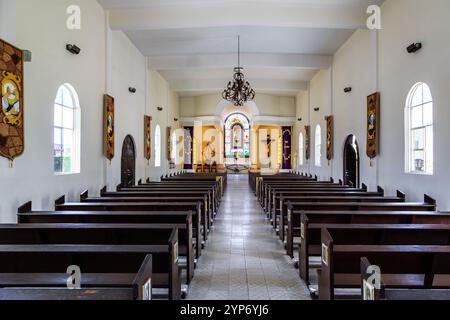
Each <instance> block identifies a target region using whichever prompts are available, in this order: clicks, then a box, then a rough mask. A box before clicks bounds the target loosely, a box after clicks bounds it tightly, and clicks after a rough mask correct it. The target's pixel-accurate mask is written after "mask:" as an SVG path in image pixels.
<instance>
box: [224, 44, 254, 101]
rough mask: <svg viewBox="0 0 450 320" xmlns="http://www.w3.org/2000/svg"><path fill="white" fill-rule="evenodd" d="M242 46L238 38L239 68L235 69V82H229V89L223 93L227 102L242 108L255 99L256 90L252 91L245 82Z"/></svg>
mask: <svg viewBox="0 0 450 320" xmlns="http://www.w3.org/2000/svg"><path fill="white" fill-rule="evenodd" d="M240 44H241V43H240V37H239V36H238V66H237V67H236V68H234V76H233V81H230V82H228V85H227V88H226V89H225V90H224V91H223V93H222V97H223V98H224V99H225V100H227V101H230V102H232V103H233V104H234V105H235V106H237V107H242V106H243V105H244V103H246V102H248V101H252V100H253V99H254V98H255V90H253V89H252V87H251V85H250V83H249V82H248V81H245V76H244V74H243V73H242V71H243V70H244V68H242V67H241V46H240Z"/></svg>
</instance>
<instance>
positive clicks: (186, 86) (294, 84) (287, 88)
mask: <svg viewBox="0 0 450 320" xmlns="http://www.w3.org/2000/svg"><path fill="white" fill-rule="evenodd" d="M226 85H227V82H226V81H225V82H224V81H223V80H222V79H196V80H175V81H172V82H171V85H170V87H171V89H172V90H174V91H177V92H182V93H195V92H222V91H223V90H224V89H225V87H226ZM251 85H252V88H253V89H254V90H255V91H256V92H258V91H260V92H279V93H280V94H297V93H298V92H299V91H302V90H306V89H307V83H306V81H295V80H266V79H255V80H252V81H251Z"/></svg>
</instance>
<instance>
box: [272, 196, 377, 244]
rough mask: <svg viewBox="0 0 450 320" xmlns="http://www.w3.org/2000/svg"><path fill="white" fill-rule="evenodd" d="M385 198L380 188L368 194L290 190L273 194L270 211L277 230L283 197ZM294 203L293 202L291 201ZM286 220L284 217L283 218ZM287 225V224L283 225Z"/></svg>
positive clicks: (282, 235)
mask: <svg viewBox="0 0 450 320" xmlns="http://www.w3.org/2000/svg"><path fill="white" fill-rule="evenodd" d="M296 196H300V197H331V196H333V197H346V198H349V197H383V196H384V190H383V189H382V188H380V187H378V191H377V192H367V191H349V190H331V191H308V190H295V189H294V190H292V189H291V190H290V191H286V190H283V191H275V192H274V193H273V199H272V201H270V202H269V208H270V209H269V210H270V214H271V217H272V218H271V219H272V221H274V222H275V226H274V228H275V229H276V224H277V223H278V219H280V220H281V217H282V216H281V207H282V201H281V197H284V198H285V199H289V200H290V197H294V199H295V197H296ZM291 201H292V200H291ZM283 218H284V216H283ZM283 224H284V225H285V223H283ZM279 232H282V234H280V239H284V230H279Z"/></svg>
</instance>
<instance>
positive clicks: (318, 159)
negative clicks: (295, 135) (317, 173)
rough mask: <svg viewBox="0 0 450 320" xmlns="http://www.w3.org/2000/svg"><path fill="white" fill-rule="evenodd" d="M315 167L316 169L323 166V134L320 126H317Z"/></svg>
mask: <svg viewBox="0 0 450 320" xmlns="http://www.w3.org/2000/svg"><path fill="white" fill-rule="evenodd" d="M315 137H316V138H315V142H314V143H315V149H314V151H315V152H314V154H315V158H314V161H315V165H316V167H321V166H322V132H321V131H320V125H317V127H316V135H315Z"/></svg>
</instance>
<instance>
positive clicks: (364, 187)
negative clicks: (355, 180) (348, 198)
mask: <svg viewBox="0 0 450 320" xmlns="http://www.w3.org/2000/svg"><path fill="white" fill-rule="evenodd" d="M361 189H362V190H363V191H364V192H367V190H368V188H367V185H366V184H365V183H363V184H362V185H361Z"/></svg>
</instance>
